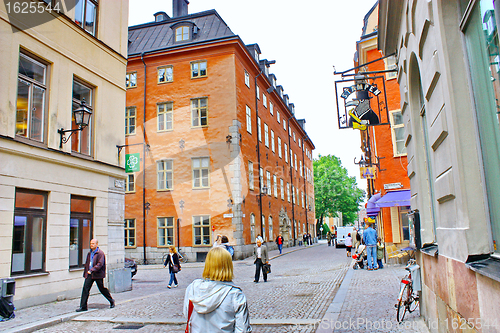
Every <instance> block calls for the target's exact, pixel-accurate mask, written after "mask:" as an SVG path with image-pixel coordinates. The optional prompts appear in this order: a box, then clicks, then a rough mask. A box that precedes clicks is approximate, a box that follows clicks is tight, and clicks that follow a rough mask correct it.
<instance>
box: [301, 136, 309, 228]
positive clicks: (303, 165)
mask: <svg viewBox="0 0 500 333" xmlns="http://www.w3.org/2000/svg"><path fill="white" fill-rule="evenodd" d="M304 138H306V139H305V140H304ZM306 140H309V138H308V137H307V135H304V136H303V137H302V176H303V177H302V179H303V180H304V195H305V197H306V198H305V199H306V206H305V207H306V225H307V232H309V222H308V221H307V183H306V162H305V159H304V150H305V148H304V144H305V142H306Z"/></svg>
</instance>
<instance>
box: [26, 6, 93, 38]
mask: <svg viewBox="0 0 500 333" xmlns="http://www.w3.org/2000/svg"><path fill="white" fill-rule="evenodd" d="M44 1H47V0H44ZM57 4H59V2H57ZM73 4H74V5H75V8H74V12H75V23H76V24H78V25H79V26H80V27H82V28H83V29H85V31H87V32H88V33H89V34H91V35H92V36H95V35H96V28H97V22H96V21H97V17H98V15H97V9H98V8H99V4H98V2H97V0H86V1H84V0H79V1H76V3H75V2H73ZM30 12H31V11H30Z"/></svg>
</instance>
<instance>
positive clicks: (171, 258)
mask: <svg viewBox="0 0 500 333" xmlns="http://www.w3.org/2000/svg"><path fill="white" fill-rule="evenodd" d="M163 265H164V266H165V267H167V265H168V271H169V273H170V281H169V282H168V286H167V287H168V289H170V288H172V287H174V288H175V287H177V277H176V276H175V274H176V273H178V271H180V270H181V264H180V262H179V255H178V254H177V249H176V248H175V246H173V245H170V253H169V255H168V256H167V259H166V260H165V263H164V264H163ZM174 265H176V266H177V268H178V271H174ZM172 283H173V285H172Z"/></svg>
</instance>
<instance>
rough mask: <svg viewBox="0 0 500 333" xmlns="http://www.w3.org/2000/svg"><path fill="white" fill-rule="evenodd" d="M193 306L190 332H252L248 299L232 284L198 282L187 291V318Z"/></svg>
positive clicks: (185, 313) (185, 299)
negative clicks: (190, 307)
mask: <svg viewBox="0 0 500 333" xmlns="http://www.w3.org/2000/svg"><path fill="white" fill-rule="evenodd" d="M190 300H191V301H192V302H193V307H194V310H193V313H192V314H191V321H190V332H193V333H198V332H199V333H212V332H214V333H216V332H223V333H233V332H237V333H240V332H242V333H247V332H251V331H252V327H251V326H250V320H249V315H248V305H247V299H246V297H245V295H244V294H243V292H242V291H241V289H240V288H239V287H237V286H235V285H234V284H233V283H232V282H221V281H211V280H202V279H196V280H194V281H193V282H192V283H191V284H190V285H189V286H188V287H187V289H186V296H185V297H184V316H185V317H186V318H187V317H188V309H189V301H190Z"/></svg>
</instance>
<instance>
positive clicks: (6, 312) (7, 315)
mask: <svg viewBox="0 0 500 333" xmlns="http://www.w3.org/2000/svg"><path fill="white" fill-rule="evenodd" d="M15 309H16V308H15V307H14V304H13V303H12V302H11V301H8V300H7V299H6V298H4V297H0V321H5V320H9V319H12V318H14V317H15V316H16V315H15V314H14V310H15Z"/></svg>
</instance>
